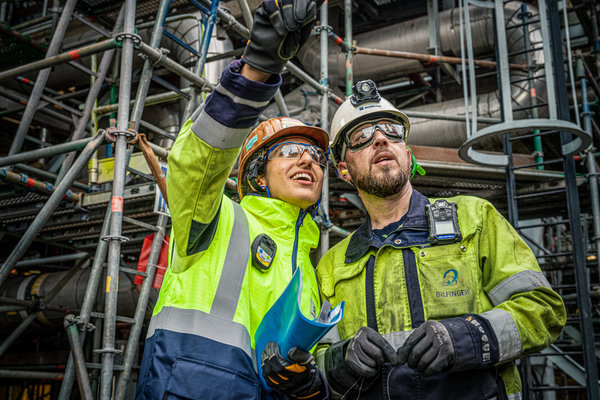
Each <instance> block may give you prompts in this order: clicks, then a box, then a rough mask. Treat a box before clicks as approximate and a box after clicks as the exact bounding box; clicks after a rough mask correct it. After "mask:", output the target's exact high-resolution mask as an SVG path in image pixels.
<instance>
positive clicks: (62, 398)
mask: <svg viewBox="0 0 600 400" xmlns="http://www.w3.org/2000/svg"><path fill="white" fill-rule="evenodd" d="M109 229H110V204H109V205H108V207H107V208H106V213H105V215H104V222H103V224H102V230H101V231H100V237H104V236H106V235H108V233H109ZM107 251H108V243H107V242H105V241H104V240H99V241H98V245H97V246H96V253H95V254H94V262H93V263H92V268H91V271H90V276H89V278H88V284H87V289H86V291H85V295H84V297H83V303H82V304H81V311H80V314H79V318H80V320H81V323H82V324H87V323H89V322H90V316H91V313H92V306H93V305H94V302H95V301H96V294H97V292H98V283H99V282H100V278H101V275H102V266H103V265H104V261H105V260H106V253H107ZM85 334H86V330H85V329H83V330H82V331H81V332H80V333H79V341H80V343H83V342H84V340H85ZM73 361H74V360H73V356H72V355H69V360H68V361H67V367H66V368H65V374H64V378H63V382H62V384H61V386H60V392H59V394H58V400H68V399H69V398H70V397H71V389H72V388H73V382H74V381H75V366H74V364H73Z"/></svg>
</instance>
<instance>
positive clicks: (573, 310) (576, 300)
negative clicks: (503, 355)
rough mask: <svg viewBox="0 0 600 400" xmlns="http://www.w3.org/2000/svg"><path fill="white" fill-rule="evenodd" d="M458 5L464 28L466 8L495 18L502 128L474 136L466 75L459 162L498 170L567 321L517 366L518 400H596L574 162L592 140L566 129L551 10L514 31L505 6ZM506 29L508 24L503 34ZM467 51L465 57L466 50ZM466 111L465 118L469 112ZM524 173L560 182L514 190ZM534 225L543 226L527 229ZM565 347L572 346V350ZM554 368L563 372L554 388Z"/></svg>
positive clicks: (550, 1)
mask: <svg viewBox="0 0 600 400" xmlns="http://www.w3.org/2000/svg"><path fill="white" fill-rule="evenodd" d="M464 2H465V4H466V5H467V6H465V7H464V10H465V11H464V12H465V19H466V20H467V21H468V4H472V5H475V6H479V7H487V8H490V9H492V10H493V13H494V22H495V33H496V60H497V63H498V67H497V68H498V74H497V75H498V88H499V89H498V91H499V99H500V100H499V101H500V109H501V115H502V118H501V119H502V122H501V123H498V124H494V125H490V126H487V127H485V128H482V129H478V126H477V110H476V107H475V104H476V95H475V87H474V86H475V79H474V69H473V68H469V69H468V71H469V76H470V78H471V79H470V86H471V101H472V104H473V107H472V111H471V117H472V119H471V121H469V120H467V125H469V123H471V132H470V135H469V137H468V139H467V141H466V142H465V143H464V144H463V145H462V146H461V148H460V149H459V154H460V155H461V157H462V158H463V159H465V160H467V161H469V162H472V163H477V164H482V165H487V166H495V167H502V168H505V169H506V191H507V206H508V217H509V218H508V219H509V221H510V223H511V224H512V225H513V226H514V227H515V229H516V230H517V231H518V232H519V234H520V235H521V236H522V237H523V238H524V239H525V240H526V241H527V242H528V244H529V245H530V247H532V250H533V251H534V253H537V254H538V261H539V263H540V266H541V268H542V270H543V271H544V273H545V275H546V276H547V278H548V280H549V281H550V282H551V283H552V284H553V287H554V289H555V290H557V291H558V292H559V293H560V294H561V295H562V296H563V299H564V301H565V303H566V306H567V314H568V316H569V317H568V318H567V327H566V328H565V330H564V332H563V334H562V335H561V337H559V339H558V340H557V342H556V343H555V344H553V345H552V346H551V347H549V348H547V349H545V350H544V351H542V352H541V353H538V354H535V355H530V356H526V357H524V358H523V359H521V361H520V369H521V374H522V379H523V398H524V399H526V400H527V399H537V398H547V397H546V395H545V394H546V393H550V392H554V393H555V394H556V393H560V394H561V395H564V396H569V395H577V394H581V393H585V394H586V395H587V398H588V399H594V400H596V399H600V392H599V382H598V372H597V365H596V354H595V353H596V350H595V347H594V327H593V323H592V307H591V301H590V296H589V295H588V294H589V291H590V283H589V274H588V272H587V270H586V265H585V261H586V255H587V248H586V242H584V239H585V237H584V232H583V230H582V225H584V226H587V224H588V223H589V221H588V220H587V219H584V220H583V221H582V220H581V215H580V202H579V194H578V188H577V174H576V168H575V167H576V166H575V161H574V157H575V156H576V155H577V154H579V153H583V152H584V151H585V150H586V149H587V148H588V147H589V146H590V145H591V143H592V137H591V132H589V131H586V130H583V129H581V128H580V126H579V125H578V124H575V123H573V122H571V121H570V119H571V117H570V114H569V104H568V96H567V84H566V78H565V73H564V69H563V65H564V56H563V53H562V45H563V43H562V40H561V32H560V19H559V13H558V6H557V1H556V0H543V1H540V2H538V5H539V9H538V10H535V9H533V8H532V7H529V6H526V5H525V4H522V5H521V9H520V13H519V15H518V19H519V20H520V22H518V23H515V22H514V21H515V19H514V18H512V19H511V18H508V19H507V18H506V16H505V11H506V9H507V7H506V5H507V4H508V3H511V1H496V2H481V1H475V0H464ZM513 4H514V2H513ZM511 10H514V7H512V8H511ZM506 21H510V22H509V23H508V25H507V24H505V22H506ZM467 26H468V24H467ZM519 30H520V31H522V32H523V40H524V43H523V50H520V51H516V52H512V53H509V51H508V49H507V38H509V39H511V40H513V38H514V36H515V32H518V31H519ZM470 34H471V32H470V30H469V29H466V37H467V44H470V43H471V40H470ZM532 39H534V40H532ZM467 47H468V46H467ZM468 50H469V55H470V57H471V54H472V49H470V48H468ZM569 56H570V54H569ZM569 58H570V57H569ZM509 60H510V61H509ZM509 62H512V63H520V62H524V63H525V64H526V65H527V66H528V67H529V68H528V70H527V72H526V73H524V74H523V73H522V74H519V73H515V72H512V73H511V72H510V70H509ZM470 65H471V64H470ZM465 82H466V79H465ZM519 92H520V93H519ZM543 92H545V94H544V93H543ZM519 94H520V95H521V96H520V97H519V96H518V95H519ZM523 94H526V95H527V96H526V97H527V99H526V101H519V99H524V96H523ZM466 111H467V115H468V114H469V110H468V108H467V110H466ZM546 114H547V117H545V116H546ZM490 140H496V141H499V140H501V141H502V145H503V149H504V155H497V156H492V155H489V154H486V153H485V152H484V151H483V150H484V149H485V148H486V146H489V142H490ZM525 146H526V147H528V148H531V147H533V148H534V153H533V154H532V156H533V158H534V161H533V162H531V163H527V164H525V165H522V164H521V165H516V164H515V160H514V157H513V156H514V154H515V152H513V150H514V149H515V148H521V149H522V148H523V147H525ZM546 153H548V154H546ZM548 155H549V156H548ZM527 168H528V169H534V170H536V171H539V173H540V174H541V173H543V171H547V170H548V169H550V170H551V171H552V172H554V173H558V174H559V176H560V179H557V180H555V181H554V182H553V183H552V184H547V183H545V184H539V185H537V186H535V187H529V188H520V187H519V186H518V184H517V181H516V178H515V171H517V170H522V169H527ZM540 215H541V216H543V218H538V220H534V219H532V217H539V216H540ZM526 221H528V222H526ZM532 230H537V231H538V232H540V231H541V232H543V233H544V234H545V236H544V237H543V239H541V240H540V238H533V237H531V236H532V235H531V233H530V232H531V231H532ZM586 231H587V229H586ZM573 342H577V343H578V345H577V346H573V345H572V343H573ZM567 345H568V346H567ZM548 360H550V361H551V364H548ZM540 361H541V366H540ZM553 366H554V367H557V368H558V369H559V370H561V371H562V372H563V374H562V376H561V378H562V379H560V381H558V382H557V381H555V376H554V373H553V371H554V369H553ZM569 398H571V397H569Z"/></svg>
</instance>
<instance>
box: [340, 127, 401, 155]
mask: <svg viewBox="0 0 600 400" xmlns="http://www.w3.org/2000/svg"><path fill="white" fill-rule="evenodd" d="M377 130H379V131H380V132H381V133H383V134H384V135H385V137H387V138H388V139H389V140H391V141H393V142H403V141H404V132H405V130H404V125H401V124H398V123H395V122H390V121H379V122H377V123H375V122H373V125H371V126H367V127H365V128H358V129H355V130H353V131H352V132H350V133H348V134H347V135H346V146H347V147H348V148H349V149H350V151H351V152H355V151H358V150H362V149H364V148H365V147H368V146H369V145H370V144H371V143H373V138H374V137H375V131H377Z"/></svg>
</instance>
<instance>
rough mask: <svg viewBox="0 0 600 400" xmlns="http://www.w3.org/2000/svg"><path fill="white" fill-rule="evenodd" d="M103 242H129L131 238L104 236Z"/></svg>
mask: <svg viewBox="0 0 600 400" xmlns="http://www.w3.org/2000/svg"><path fill="white" fill-rule="evenodd" d="M102 240H104V241H105V242H111V241H113V240H116V241H119V242H127V241H128V240H129V238H128V237H127V236H122V235H108V236H103V237H102Z"/></svg>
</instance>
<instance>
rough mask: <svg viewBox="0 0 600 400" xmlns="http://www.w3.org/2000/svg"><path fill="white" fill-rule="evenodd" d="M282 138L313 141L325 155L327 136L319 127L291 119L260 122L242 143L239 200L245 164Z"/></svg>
mask: <svg viewBox="0 0 600 400" xmlns="http://www.w3.org/2000/svg"><path fill="white" fill-rule="evenodd" d="M284 136H305V137H307V138H309V139H312V140H314V141H315V142H316V143H317V144H318V146H319V147H320V148H321V149H322V150H323V151H324V152H325V153H327V146H328V145H329V135H328V134H327V132H326V131H324V130H323V129H321V128H319V127H316V126H310V125H307V124H305V123H304V122H302V121H300V120H298V119H296V118H291V117H277V118H271V119H269V120H267V121H264V122H261V124H260V125H258V126H257V127H256V128H255V129H254V130H253V131H252V132H251V133H250V135H249V136H248V138H247V139H246V141H245V142H244V146H243V147H242V153H241V154H240V163H239V167H238V193H239V195H240V200H241V199H242V198H243V197H244V192H243V189H242V188H243V186H244V182H246V180H247V177H246V174H247V171H246V164H247V163H248V162H249V161H250V160H251V159H252V156H253V155H254V154H255V153H256V152H257V151H259V150H261V149H265V148H266V147H268V146H269V145H271V144H272V143H273V142H275V141H277V139H280V138H282V137H284ZM265 151H266V149H265Z"/></svg>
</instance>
